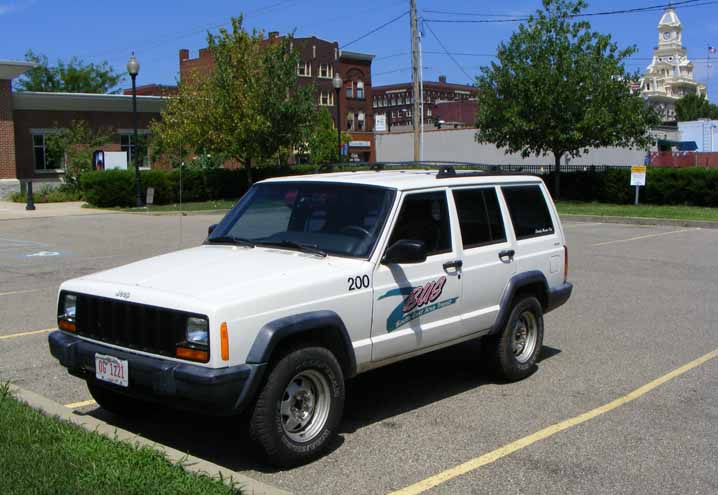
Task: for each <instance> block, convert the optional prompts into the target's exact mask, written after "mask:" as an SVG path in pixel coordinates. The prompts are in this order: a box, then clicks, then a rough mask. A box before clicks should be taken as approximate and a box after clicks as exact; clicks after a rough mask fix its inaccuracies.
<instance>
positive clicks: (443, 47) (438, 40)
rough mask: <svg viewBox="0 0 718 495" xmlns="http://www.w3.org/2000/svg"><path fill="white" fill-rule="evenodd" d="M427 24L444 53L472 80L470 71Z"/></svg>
mask: <svg viewBox="0 0 718 495" xmlns="http://www.w3.org/2000/svg"><path fill="white" fill-rule="evenodd" d="M425 26H426V27H427V28H428V29H429V32H430V33H431V35H432V36H433V37H434V39H435V40H436V42H437V43H439V46H441V48H442V49H443V50H444V53H446V55H447V56H448V57H449V58H450V59H451V61H452V62H454V64H456V66H457V67H458V68H459V69H460V70H461V72H463V73H464V75H465V76H466V79H468V80H469V81H471V80H472V79H473V78H472V77H471V76H470V75H469V73H468V72H466V70H465V69H464V67H463V66H462V65H461V64H460V63H459V61H458V60H456V59H455V58H454V56H453V55H452V54H451V52H449V50H447V49H446V47H445V46H444V44H443V43H442V42H441V40H440V39H439V37H438V36H437V35H436V33H435V32H434V30H433V29H431V26H430V25H429V24H425Z"/></svg>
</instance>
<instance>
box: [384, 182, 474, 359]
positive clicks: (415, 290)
mask: <svg viewBox="0 0 718 495" xmlns="http://www.w3.org/2000/svg"><path fill="white" fill-rule="evenodd" d="M446 194H447V193H446V191H445V190H441V191H433V192H428V193H427V192H424V193H409V194H405V195H404V197H403V202H402V205H401V209H400V212H399V216H398V217H397V220H396V222H395V224H394V226H393V230H392V232H391V236H390V238H389V242H388V243H387V247H388V246H391V245H392V244H393V243H394V242H396V241H398V240H401V239H406V240H420V241H423V242H424V244H425V245H426V248H427V259H426V261H424V262H423V263H415V264H414V263H412V264H392V265H384V264H379V265H378V267H377V269H376V272H375V274H374V313H373V318H372V360H373V361H381V360H383V359H386V358H390V357H392V356H397V355H401V354H406V353H409V352H412V351H415V350H418V349H422V348H425V347H430V346H432V345H435V344H439V343H442V342H445V341H447V340H451V339H453V338H456V337H459V336H461V335H462V324H461V316H460V309H459V306H460V304H459V303H460V298H461V263H460V262H459V263H457V261H458V249H457V247H456V242H455V239H454V233H453V232H452V229H451V220H450V213H449V204H448V201H447V196H446Z"/></svg>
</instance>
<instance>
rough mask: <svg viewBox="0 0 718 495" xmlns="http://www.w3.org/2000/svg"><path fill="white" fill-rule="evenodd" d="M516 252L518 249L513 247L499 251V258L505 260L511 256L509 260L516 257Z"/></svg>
mask: <svg viewBox="0 0 718 495" xmlns="http://www.w3.org/2000/svg"><path fill="white" fill-rule="evenodd" d="M515 254H516V251H514V250H513V249H506V250H504V251H499V259H500V260H501V261H503V260H504V258H509V261H511V260H513V259H514V255H515Z"/></svg>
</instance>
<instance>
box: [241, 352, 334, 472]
mask: <svg viewBox="0 0 718 495" xmlns="http://www.w3.org/2000/svg"><path fill="white" fill-rule="evenodd" d="M344 393H345V391H344V376H343V374H342V370H341V367H340V366H339V363H338V362H337V360H336V358H335V357H334V355H333V354H332V353H331V352H330V351H329V350H327V349H325V348H323V347H305V348H300V349H297V350H294V351H291V352H289V353H288V354H286V355H285V356H284V357H282V358H281V359H280V360H279V361H278V362H277V363H276V364H275V365H274V367H273V368H272V370H271V372H270V373H269V377H268V378H267V382H266V383H265V385H264V387H263V388H262V390H261V392H260V394H259V397H258V398H257V402H256V405H255V407H254V412H253V414H252V418H251V420H250V423H249V433H250V435H251V437H252V439H254V440H255V441H256V442H257V443H258V444H259V447H260V448H261V450H262V451H263V453H264V454H265V456H266V458H267V460H268V461H269V462H270V463H271V464H273V465H275V466H278V467H282V468H287V467H293V466H297V465H300V464H304V463H306V462H309V461H310V460H313V459H315V458H317V457H319V456H320V455H321V454H323V453H324V452H325V451H326V449H327V448H328V447H329V445H330V444H331V442H332V440H333V439H334V437H335V436H336V433H337V427H338V426H339V422H340V421H341V418H342V413H343V409H344Z"/></svg>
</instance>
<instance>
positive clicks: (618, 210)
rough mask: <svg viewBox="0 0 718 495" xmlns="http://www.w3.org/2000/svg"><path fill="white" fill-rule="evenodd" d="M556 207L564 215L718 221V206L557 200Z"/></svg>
mask: <svg viewBox="0 0 718 495" xmlns="http://www.w3.org/2000/svg"><path fill="white" fill-rule="evenodd" d="M556 208H557V209H558V212H559V214H564V215H595V216H606V217H640V218H667V219H672V220H707V221H718V208H707V207H701V206H675V205H660V206H659V205H641V204H639V205H617V204H609V203H583V202H578V201H558V202H556Z"/></svg>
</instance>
